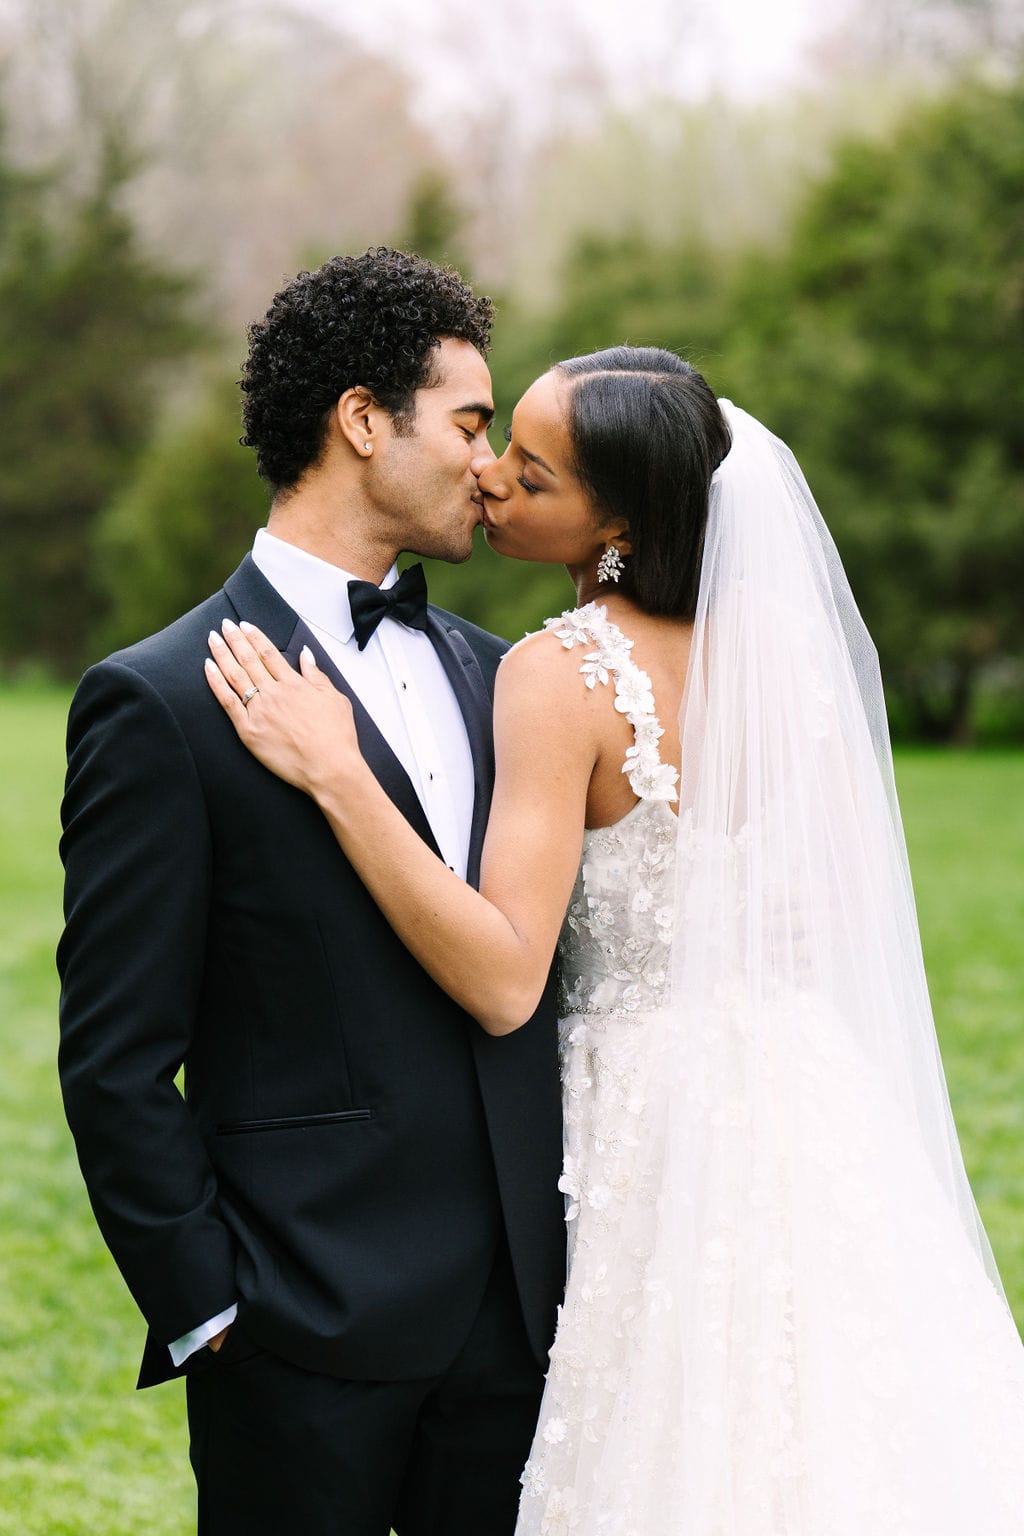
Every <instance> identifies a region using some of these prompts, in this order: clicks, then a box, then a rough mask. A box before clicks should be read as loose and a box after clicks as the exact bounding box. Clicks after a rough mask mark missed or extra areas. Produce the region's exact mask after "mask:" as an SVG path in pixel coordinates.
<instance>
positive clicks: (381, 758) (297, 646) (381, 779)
mask: <svg viewBox="0 0 1024 1536" xmlns="http://www.w3.org/2000/svg"><path fill="white" fill-rule="evenodd" d="M224 590H225V592H226V593H227V595H228V597H229V598H230V600H231V603H232V606H233V607H234V609H235V612H236V613H237V614H238V617H239V618H240V619H248V620H249V622H250V623H252V624H256V625H257V626H258V627H259V628H260V629H262V630H263V633H264V634H265V635H266V636H267V639H268V640H271V641H273V643H274V644H275V645H276V646H277V648H278V650H279V651H282V652H283V653H284V657H285V660H286V661H287V662H288V665H289V666H290V667H293V668H294V669H296V670H298V665H299V652H300V651H301V650H302V647H303V646H304V645H308V646H309V648H310V650H311V651H312V652H313V655H314V656H315V657H316V664H317V666H318V667H319V668H320V670H321V672H323V673H324V674H325V676H326V677H328V678H329V679H330V681H331V682H332V683H333V685H334V687H335V688H337V690H338V692H339V693H343V694H344V695H345V697H346V698H347V699H348V700H349V702H350V703H351V705H352V713H353V715H354V717H355V725H356V735H357V736H358V737H359V750H360V751H361V752H362V754H363V756H364V758H365V759H366V761H367V764H368V765H369V767H370V769H371V770H372V772H373V775H374V777H375V778H376V780H377V782H378V783H379V784H380V785H381V788H382V789H383V790H384V791H385V792H386V794H387V795H388V796H389V798H390V799H391V800H393V801H394V803H395V805H396V806H397V807H398V809H399V810H400V811H401V812H402V815H403V816H404V817H405V819H406V821H408V822H409V824H410V825H411V826H412V827H413V828H414V829H415V830H416V831H417V832H418V833H419V835H420V837H422V839H423V841H424V842H425V843H426V844H427V846H428V847H429V848H431V849H432V851H433V852H434V853H436V854H437V855H438V857H439V858H440V856H441V853H440V849H439V848H438V846H437V841H436V839H435V837H434V834H433V832H432V831H431V827H430V823H429V821H428V820H427V816H426V812H425V811H424V809H423V806H422V804H421V803H420V799H419V796H418V795H417V794H416V791H415V789H414V788H413V783H412V780H411V779H410V777H409V775H408V774H407V773H406V771H405V769H404V768H403V767H402V764H401V763H400V762H399V760H398V758H397V757H396V756H395V754H394V752H393V751H392V750H391V747H390V746H389V745H388V743H387V741H386V740H385V738H384V736H383V735H382V733H381V731H380V729H379V728H378V726H377V724H376V722H375V720H374V719H373V716H372V715H371V714H370V712H369V710H368V709H367V708H366V706H365V705H364V703H363V701H362V700H361V699H360V698H359V696H358V694H356V693H355V691H354V690H353V688H352V686H351V684H350V683H349V682H348V681H347V680H346V679H345V678H344V677H343V676H342V674H341V673H340V672H339V671H338V668H337V667H336V666H335V665H334V663H333V662H332V660H331V658H330V657H329V656H328V654H327V652H326V651H325V650H324V648H323V646H322V645H321V644H320V642H319V641H318V640H317V638H316V636H315V635H314V634H313V633H312V631H311V630H310V629H309V628H308V627H307V626H306V624H305V623H304V622H303V621H302V619H300V618H299V616H298V614H297V613H296V612H295V610H294V609H293V608H290V607H289V606H288V604H287V603H286V602H285V600H284V598H283V597H281V595H280V594H279V593H278V592H277V591H276V589H275V588H274V587H272V586H271V584H270V582H269V581H268V580H267V579H266V577H265V576H264V575H263V574H262V572H261V571H260V570H259V568H258V567H257V565H256V563H255V561H254V560H253V559H252V556H251V555H246V557H245V559H244V560H243V561H242V564H241V565H240V566H239V567H238V569H237V571H235V573H234V575H233V576H229V577H228V579H227V581H226V582H225V583H224ZM467 649H468V647H467Z"/></svg>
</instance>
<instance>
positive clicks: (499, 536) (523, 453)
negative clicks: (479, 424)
mask: <svg viewBox="0 0 1024 1536" xmlns="http://www.w3.org/2000/svg"><path fill="white" fill-rule="evenodd" d="M567 396H568V385H567V383H566V381H565V379H564V378H563V377H562V375H561V374H560V373H558V372H557V371H556V370H552V372H550V373H545V374H542V375H541V377H540V378H539V379H538V380H537V381H536V383H534V384H531V385H530V388H529V389H528V390H527V391H526V394H525V395H524V396H523V398H522V399H521V400H520V402H519V404H518V405H517V406H516V408H515V411H514V412H513V414H512V425H511V427H510V428H508V429H507V436H508V447H507V448H506V450H505V452H504V453H503V454H502V456H501V458H500V459H497V460H495V462H494V463H493V464H488V465H487V467H486V469H484V471H483V472H482V473H481V475H480V478H479V485H480V489H481V491H482V492H483V494H484V512H483V527H484V534H485V537H486V539H487V542H488V544H489V545H490V547H491V548H492V549H493V550H496V551H497V552H498V554H500V555H507V556H508V557H509V558H510V559H512V560H536V561H540V562H543V563H545V564H551V565H566V566H568V567H569V568H570V569H571V570H575V569H582V568H586V567H587V566H588V565H589V564H590V563H591V562H593V563H594V564H596V562H597V561H598V560H599V559H600V557H601V555H602V553H603V551H604V548H605V544H606V543H607V540H608V531H607V530H606V529H605V528H604V527H603V526H602V524H601V522H600V520H599V518H598V516H597V514H596V512H595V509H594V503H593V499H592V497H591V496H590V494H589V492H588V491H587V490H586V489H585V488H584V487H583V486H582V485H581V484H580V482H579V480H578V479H577V477H576V472H575V470H574V468H573V457H572V444H571V441H570V437H569V425H568V418H567V404H568V400H567Z"/></svg>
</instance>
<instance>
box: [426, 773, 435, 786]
mask: <svg viewBox="0 0 1024 1536" xmlns="http://www.w3.org/2000/svg"><path fill="white" fill-rule="evenodd" d="M427 778H428V779H429V780H430V782H431V784H433V782H434V775H433V774H432V773H428V774H427Z"/></svg>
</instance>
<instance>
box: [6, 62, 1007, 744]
mask: <svg viewBox="0 0 1024 1536" xmlns="http://www.w3.org/2000/svg"><path fill="white" fill-rule="evenodd" d="M100 148H101V152H100V153H97V154H96V155H95V156H94V157H93V162H92V169H91V173H90V175H89V176H88V177H86V178H84V179H83V178H81V177H79V180H78V182H77V184H74V185H71V184H69V182H68V180H67V178H66V177H62V175H61V168H60V166H59V164H58V165H55V166H54V167H53V168H52V169H48V170H43V171H33V172H32V173H28V172H26V171H25V170H24V169H22V168H21V166H20V162H19V161H18V159H17V157H16V156H14V155H13V154H12V153H10V152H9V151H5V149H4V147H3V144H2V142H0V421H2V422H3V449H2V450H0V549H2V551H3V554H2V558H0V666H2V667H3V669H4V670H6V671H8V672H13V671H15V670H17V669H18V668H22V667H24V666H26V665H30V664H43V665H45V666H46V667H47V668H49V669H50V670H52V671H54V672H56V673H58V674H60V675H62V676H71V675H73V674H74V673H75V672H77V670H79V669H80V668H81V666H82V665H83V664H85V663H87V662H88V661H89V660H90V659H92V658H94V657H96V656H97V655H99V654H101V653H102V652H103V651H105V650H106V649H109V648H110V647H111V646H113V645H116V644H120V643H124V642H126V641H130V640H132V639H134V638H137V637H138V636H140V635H141V634H143V633H146V632H148V631H151V630H153V629H155V628H158V627H159V626H160V625H162V624H164V623H166V622H167V621H169V620H170V619H171V618H173V617H174V616H175V615H176V614H177V613H180V612H181V611H183V610H184V609H185V608H187V607H188V606H190V605H191V604H192V603H194V602H197V601H199V600H201V599H202V598H203V597H204V596H206V595H207V593H208V592H209V591H211V590H212V589H214V588H215V587H216V586H217V585H218V584H219V582H220V580H221V579H222V578H223V576H224V574H225V573H226V572H227V571H228V570H229V569H231V568H232V567H233V565H234V564H235V563H236V561H237V560H238V558H240V556H241V554H242V553H243V552H244V550H245V549H246V547H247V546H248V543H249V541H250V539H251V536H252V531H253V530H254V528H255V527H257V526H259V524H260V523H261V522H262V521H263V520H264V518H265V515H266V509H267V497H266V494H265V492H264V490H263V488H262V487H261V485H260V483H259V481H258V479H257V477H256V475H255V471H254V467H253V462H252V457H251V455H250V454H249V453H248V452H247V451H246V450H244V449H242V448H241V447H240V446H239V445H238V437H239V432H240V422H239V396H238V391H237V385H236V383H235V380H236V378H237V366H238V364H237V358H238V357H239V356H240V352H241V338H240V336H239V335H238V334H237V330H236V331H235V332H234V333H233V334H231V335H229V334H228V333H227V328H225V327H223V325H222V326H221V327H218V326H217V325H215V324H214V323H212V321H211V313H210V310H211V304H210V297H209V292H208V290H204V288H203V285H202V283H201V281H200V274H199V273H198V272H197V271H195V270H193V271H191V272H190V271H189V270H187V269H186V268H183V266H182V264H181V262H180V261H172V260H170V259H169V258H167V257H165V258H161V257H159V256H157V255H154V245H153V243H152V242H151V241H146V240H145V239H144V238H143V237H142V235H141V233H140V229H139V227H138V220H137V219H136V218H134V217H133V214H132V204H131V189H132V184H133V178H134V177H136V175H137V174H138V170H139V165H138V161H137V159H136V158H135V157H134V154H133V149H134V147H133V146H132V145H130V144H129V143H128V142H127V140H126V138H125V135H124V132H123V125H121V126H120V127H119V128H118V131H111V133H110V134H108V135H107V137H106V139H105V140H101V145H100ZM460 190H461V189H455V188H453V187H452V186H451V185H450V184H449V181H448V179H447V178H446V176H445V174H444V172H443V170H442V169H439V168H438V163H437V162H431V161H429V159H428V161H427V162H425V164H424V165H423V166H421V167H420V168H419V170H418V171H416V172H415V174H413V175H412V176H411V177H410V178H409V179H408V182H407V185H406V187H405V191H404V199H405V203H404V213H403V214H402V219H401V223H400V225H399V226H397V227H396V228H394V229H393V230H392V232H391V234H390V236H389V238H391V239H392V240H393V241H394V242H395V243H399V244H406V245H408V246H410V247H411V248H415V249H418V250H420V251H422V252H423V254H425V255H428V256H431V257H433V258H435V259H446V260H454V261H455V262H456V263H457V264H459V265H460V266H462V267H463V269H464V270H465V269H467V267H468V265H469V263H468V262H467V260H466V256H465V250H464V248H463V245H464V240H465V233H466V229H467V220H468V218H469V216H470V210H467V209H466V208H463V207H460V203H459V191H460ZM707 195H709V196H710V195H711V191H710V189H709V191H708V194H707ZM358 243H359V244H365V243H366V241H365V240H363V241H361V242H358ZM331 248H332V247H331V245H330V243H329V241H327V240H326V239H325V238H324V237H323V236H319V237H316V238H314V239H312V240H311V243H310V246H309V249H308V252H307V258H308V259H319V258H320V257H321V256H322V255H326V254H327V253H328V251H329V250H330V249H331ZM349 248H355V243H353V244H351V245H350V246H349ZM298 264H299V263H298V262H296V263H293V264H292V265H293V266H295V265H298ZM265 297H266V299H267V300H269V298H270V293H269V292H268V293H267V294H266V295H265ZM497 297H498V300H499V319H498V324H497V327H496V334H495V345H494V351H493V354H492V358H491V363H492V370H493V373H494V379H495V389H496V395H497V400H498V412H499V414H498V423H497V427H498V432H499V433H500V430H501V428H502V427H503V425H504V423H505V422H506V421H507V420H508V419H509V417H510V415H511V410H512V407H513V405H514V403H515V400H516V398H517V397H518V395H519V394H520V393H521V391H522V390H523V389H524V388H525V387H526V385H527V384H529V382H530V381H531V380H532V379H533V378H534V377H535V376H536V375H537V373H539V372H541V371H542V370H543V369H544V368H545V367H546V366H548V365H549V363H551V362H552V361H555V360H557V359H558V358H559V357H564V356H568V355H571V354H573V353H578V352H581V351H587V350H591V349H593V348H597V347H601V346H607V345H610V344H613V343H615V342H618V341H622V340H628V341H630V342H634V343H637V344H648V343H650V344H657V345H662V346H668V347H672V348H674V349H675V350H677V351H679V352H681V353H683V354H684V355H685V356H687V357H688V358H690V360H691V361H693V362H694V363H695V364H696V365H697V366H698V367H700V368H701V369H702V371H703V372H704V373H705V374H706V375H707V377H708V379H709V382H710V383H711V384H712V387H713V388H715V390H716V391H717V392H718V393H720V394H726V395H729V396H731V397H732V398H734V399H736V400H737V401H738V402H740V403H742V404H743V405H744V406H746V407H747V408H749V409H750V410H752V411H754V412H755V413H756V414H758V415H759V416H761V417H762V419H763V420H764V421H765V422H766V423H767V424H768V425H769V426H770V427H771V428H772V429H773V430H774V431H776V432H777V433H778V434H779V435H780V436H782V437H784V438H785V439H786V440H787V441H788V442H789V443H790V444H791V446H792V447H793V449H794V451H795V452H796V453H797V455H798V457H799V458H800V460H801V463H802V465H803V467H804V469H805V471H806V473H807V476H808V479H809V481H810V483H811V486H812V488H813V489H814V491H815V493H816V496H817V499H818V501H819V503H820V505H821V506H822V509H823V511H824V513H825V516H826V518H827V520H828V522H829V524H830V527H831V528H832V530H833V533H834V534H835V536H836V539H837V542H838V544H839V547H840V550H841V553H842V554H843V557H844V560H845V562H846V565H847V568H848V570H849V572H850V576H851V580H852V582H853V585H854V589H855V591H856V592H857V594H858V598H859V600H860V602H861V605H862V608H863V611H864V613H865V617H866V619H867V621H868V624H869V627H870V628H871V630H872V633H873V635H874V636H875V639H876V641H877V643H878V646H879V650H880V652H881V655H882V663H883V672H884V675H885V677H886V682H887V686H888V689H889V693H890V701H891V705H892V709H893V716H894V722H895V724H896V726H897V728H898V729H899V730H900V731H901V732H903V733H904V734H907V735H912V736H916V737H919V738H921V737H923V738H929V739H935V740H967V739H970V738H971V737H972V735H974V734H976V733H977V732H978V731H979V728H980V730H981V732H982V734H983V735H988V736H990V737H991V736H993V735H999V734H1002V735H1004V736H1011V735H1012V736H1015V737H1024V707H1022V706H1021V705H1020V703H1019V687H1018V684H1019V680H1020V669H1021V667H1022V664H1024V618H1022V605H1021V602H1020V599H1019V593H1020V591H1021V588H1022V584H1024V418H1022V412H1021V408H1020V358H1021V356H1022V355H1024V347H1022V342H1024V334H1022V333H1024V89H1022V87H1021V85H1020V84H1019V83H1013V82H1011V81H1003V82H998V83H992V82H989V83H984V82H982V81H980V80H977V79H975V80H974V81H972V82H969V83H964V84H961V85H959V86H957V87H955V88H952V89H947V90H945V91H943V92H941V93H936V92H932V93H930V94H928V95H926V96H924V97H921V96H918V97H917V98H916V99H915V101H914V102H913V103H912V104H911V105H909V106H906V107H905V108H904V109H903V110H902V111H901V112H900V113H898V114H896V113H894V114H893V115H892V121H891V122H890V123H887V125H886V128H885V131H884V132H879V131H877V129H876V130H875V131H874V132H872V133H870V134H858V135H854V136H850V137H847V138H846V139H845V140H844V141H843V142H841V143H839V144H838V146H837V147H836V148H835V150H834V153H833V154H832V155H831V157H830V159H829V162H828V164H827V166H824V167H819V168H818V169H817V173H816V174H815V175H814V176H813V177H811V178H810V179H809V181H808V183H807V185H806V187H805V190H804V191H803V192H802V194H801V195H800V196H798V197H797V196H796V195H795V194H794V196H793V197H791V199H790V202H789V203H787V204H786V206H785V218H784V220H782V221H781V223H780V226H779V227H777V228H769V227H768V225H767V224H766V223H765V221H763V220H762V221H761V222H760V225H759V224H758V221H757V220H752V221H750V222H749V224H748V226H747V227H746V228H744V229H743V230H742V231H741V232H740V233H739V234H738V233H737V230H736V227H735V226H733V227H732V228H728V229H724V230H723V229H722V228H716V227H715V225H714V223H713V221H712V222H711V223H707V222H705V223H702V222H701V221H700V220H699V219H694V218H692V217H686V216H683V215H682V214H680V216H679V217H675V218H671V219H669V218H665V219H662V220H661V222H660V225H659V226H658V227H657V228H652V227H651V225H650V224H649V223H648V224H645V223H644V222H643V221H642V220H641V219H640V218H639V217H638V218H636V219H635V220H632V221H627V222H626V223H625V224H623V222H622V221H621V220H620V221H619V224H618V227H601V226H598V227H595V228H594V229H592V230H591V231H590V232H587V231H586V230H585V229H584V230H581V231H580V233H579V234H578V235H577V236H576V237H575V238H574V240H573V241H572V243H571V245H570V247H569V249H568V251H567V254H566V255H565V257H564V260H563V263H562V266H561V270H560V271H559V273H558V276H557V281H556V282H555V283H554V285H553V291H552V292H551V293H550V294H545V296H544V299H545V302H543V303H539V302H537V300H536V298H533V299H532V301H531V296H530V295H529V294H524V292H523V291H521V290H520V291H518V292H508V293H506V294H505V295H501V294H499V295H498V296H497ZM225 357H230V358H232V359H233V361H232V362H231V363H230V364H229V365H226V364H225V361H224V359H225ZM495 446H496V449H498V450H499V451H500V439H498V438H497V437H496V443H495ZM431 589H432V595H434V596H435V598H436V599H437V600H438V601H439V602H441V603H443V604H445V605H447V606H451V607H455V608H457V609H458V610H459V611H460V612H463V613H465V614H466V615H467V616H468V617H470V618H472V619H474V620H476V621H477V622H480V623H482V624H485V625H486V626H488V627H490V628H492V629H496V630H497V631H499V632H501V633H504V634H507V635H509V636H510V637H513V638H514V637H516V636H518V635H520V634H522V633H523V632H524V631H525V630H526V629H528V628H533V627H536V625H537V624H538V623H539V621H540V619H541V618H542V617H543V616H544V615H545V614H547V613H549V612H553V611H557V610H558V609H559V608H560V607H562V606H565V604H566V603H567V602H568V601H569V600H570V599H571V589H570V588H569V587H568V584H567V582H566V580H565V577H564V573H562V572H559V571H554V570H551V569H550V568H545V567H537V566H527V565H518V564H515V565H511V564H509V563H507V562H503V561H500V560H499V559H497V558H496V557H494V556H491V555H490V554H489V552H487V551H486V550H482V551H481V552H480V553H479V554H478V555H477V556H476V557H474V559H473V561H472V562H471V563H470V564H469V566H467V567H463V568H459V569H453V568H445V567H437V568H435V569H433V570H432V571H431ZM993 701H995V702H993ZM1015 701H1017V702H1015ZM993 711H995V713H993Z"/></svg>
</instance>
